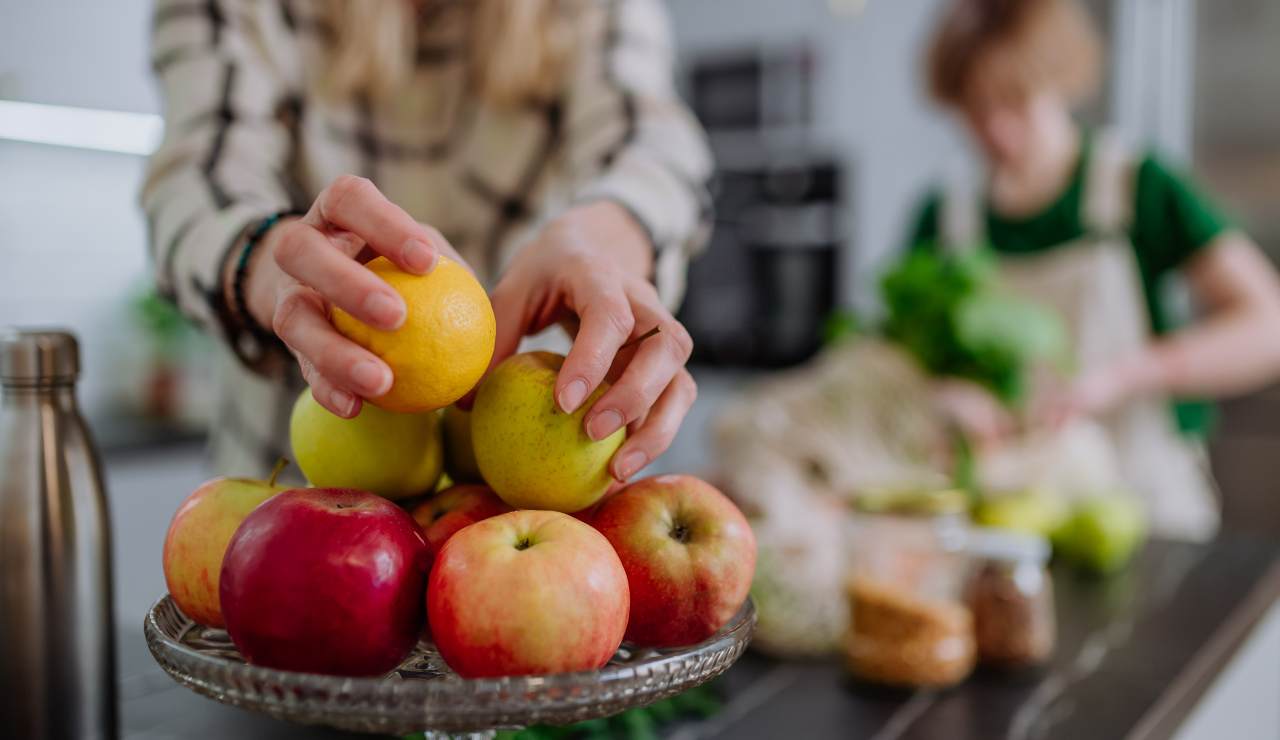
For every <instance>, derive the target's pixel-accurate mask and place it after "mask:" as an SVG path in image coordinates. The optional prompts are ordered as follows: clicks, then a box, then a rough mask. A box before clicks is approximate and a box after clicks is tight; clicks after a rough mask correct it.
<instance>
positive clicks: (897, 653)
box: [844, 491, 976, 688]
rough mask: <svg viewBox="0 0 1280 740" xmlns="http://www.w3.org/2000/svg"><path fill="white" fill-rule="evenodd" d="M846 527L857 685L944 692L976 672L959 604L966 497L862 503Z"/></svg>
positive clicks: (848, 645)
mask: <svg viewBox="0 0 1280 740" xmlns="http://www.w3.org/2000/svg"><path fill="white" fill-rule="evenodd" d="M859 504H860V505H859V506H858V507H857V510H856V511H855V513H854V515H853V517H852V523H851V526H850V543H849V566H848V576H847V580H846V592H847V595H848V599H849V610H850V626H849V630H848V633H847V634H846V638H845V642H844V652H845V659H846V664H847V666H848V669H849V671H850V672H851V673H852V674H853V675H854V676H855V677H857V678H859V679H861V680H865V681H870V682H873V683H880V684H887V685H892V686H900V687H904V688H925V687H942V686H950V685H952V684H955V683H958V682H960V681H963V680H964V679H965V677H967V676H968V675H969V673H970V672H971V671H972V670H973V666H974V659H975V652H976V649H975V645H974V633H973V615H972V613H971V612H970V610H969V607H968V605H967V604H966V603H965V600H964V590H965V585H966V580H967V572H968V568H967V557H966V556H965V554H964V552H963V541H964V531H965V528H966V527H965V521H964V511H965V506H966V500H965V497H964V494H963V493H961V492H957V491H943V492H935V493H930V494H922V495H918V496H912V497H906V498H904V497H895V498H894V500H893V501H892V503H891V505H884V500H883V499H882V498H881V497H873V498H869V499H866V500H862V501H860V502H859Z"/></svg>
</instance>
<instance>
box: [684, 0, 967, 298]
mask: <svg viewBox="0 0 1280 740" xmlns="http://www.w3.org/2000/svg"><path fill="white" fill-rule="evenodd" d="M858 4H859V3H858V2H855V1H853V0H844V1H843V2H838V1H833V0H786V1H785V2H780V1H779V0H671V2H669V3H668V5H669V7H670V10H671V15H672V19H673V21H674V26H675V31H676V38H677V42H678V44H679V45H680V53H681V55H682V58H683V60H685V61H688V60H690V59H692V58H693V57H694V56H695V55H696V54H699V53H704V52H714V51H717V50H727V49H733V48H736V47H742V46H751V45H765V46H775V45H783V44H789V43H793V42H800V41H804V40H806V39H807V40H811V41H812V43H813V45H814V47H815V50H816V57H817V59H816V75H817V78H816V80H815V89H814V106H815V109H814V122H815V125H816V128H817V131H818V135H819V136H820V138H821V140H822V142H823V143H824V144H826V145H827V146H829V147H830V148H831V149H832V150H833V151H836V152H840V153H843V155H844V157H845V159H846V161H847V162H848V163H849V165H850V167H851V174H852V176H853V183H852V188H851V189H850V193H849V196H850V201H849V203H848V206H849V207H850V210H849V213H850V216H851V223H850V224H849V227H850V228H849V231H850V239H851V243H852V246H853V249H854V253H853V255H852V259H851V260H848V261H847V264H846V265H845V271H844V275H843V276H842V277H843V278H844V285H843V287H842V292H843V296H844V298H845V300H846V301H853V302H854V303H855V304H857V305H858V306H859V307H866V306H868V305H870V304H871V303H873V302H874V290H873V289H872V288H873V287H874V280H875V277H876V273H877V272H878V268H879V265H880V264H881V262H882V260H883V259H884V258H885V256H886V255H888V254H890V253H892V252H893V251H894V250H896V249H898V248H900V246H901V245H902V242H903V240H904V238H905V232H906V229H907V227H908V222H909V220H910V219H911V218H912V217H913V216H914V210H915V207H916V202H917V199H918V198H919V197H920V196H921V195H922V194H923V192H924V191H925V190H926V189H927V187H928V186H929V184H930V183H931V182H934V181H935V180H937V179H939V178H940V177H943V176H944V174H946V173H954V172H962V171H963V170H964V169H965V168H966V167H967V164H968V158H967V156H966V155H965V154H964V147H963V139H962V138H961V135H960V133H959V131H958V129H956V128H955V127H954V126H953V125H952V124H951V123H950V122H949V121H948V120H947V119H946V118H945V117H944V116H943V115H942V114H941V113H940V112H939V111H937V110H936V109H934V108H932V107H931V106H930V104H929V103H928V101H927V100H926V99H925V96H924V94H923V92H922V91H923V87H922V84H921V64H920V54H921V50H922V48H923V46H924V44H925V43H926V42H927V38H928V34H929V32H930V30H931V29H932V26H933V23H934V20H935V18H936V13H937V11H938V9H939V8H941V7H942V5H943V3H942V0H866V4H865V10H864V12H862V13H861V14H860V15H841V14H837V13H833V12H832V7H833V6H851V7H852V6H857V5H858Z"/></svg>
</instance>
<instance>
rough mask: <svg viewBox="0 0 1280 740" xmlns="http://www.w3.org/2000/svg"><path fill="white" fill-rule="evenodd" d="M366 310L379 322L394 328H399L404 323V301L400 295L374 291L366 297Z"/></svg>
mask: <svg viewBox="0 0 1280 740" xmlns="http://www.w3.org/2000/svg"><path fill="white" fill-rule="evenodd" d="M364 310H365V311H366V312H367V313H368V314H369V316H371V317H372V318H373V319H374V320H375V321H376V322H377V323H379V324H382V325H383V326H387V327H390V328H392V329H398V328H400V325H401V324H403V323H404V315H405V308H404V302H403V301H401V300H400V297H399V296H395V297H393V296H390V295H387V294H386V293H372V294H370V295H369V297H368V298H365V299H364Z"/></svg>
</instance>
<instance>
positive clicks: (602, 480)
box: [471, 352, 626, 512]
mask: <svg viewBox="0 0 1280 740" xmlns="http://www.w3.org/2000/svg"><path fill="white" fill-rule="evenodd" d="M563 363H564V357H563V356H562V355H557V354H554V353H551V352H527V353H525V354H519V355H513V356H511V357H509V358H507V359H506V360H504V361H503V362H502V364H500V365H498V366H497V367H496V368H494V369H493V372H491V373H490V374H489V376H488V377H487V378H485V379H484V381H483V382H482V383H481V384H480V390H479V392H478V393H477V394H476V402H475V405H474V406H473V407H472V409H471V443H472V446H473V447H474V449H475V455H476V463H478V464H479V466H480V473H481V474H482V475H483V476H484V480H485V482H486V483H488V484H489V487H490V488H492V489H493V490H494V491H495V492H496V493H497V494H498V495H499V496H500V497H502V500H503V501H506V502H507V503H508V504H510V505H511V506H513V507H515V508H517V509H549V510H552V511H563V512H575V511H581V510H582V509H585V508H587V507H588V506H591V505H592V504H594V503H595V502H596V501H598V500H599V499H600V497H601V496H603V495H604V494H605V491H606V490H608V488H609V485H610V484H611V483H612V482H613V479H612V478H611V477H610V476H609V459H610V458H612V457H613V453H614V452H616V451H617V450H618V447H620V446H621V445H622V441H623V439H625V438H626V431H625V430H624V429H619V430H618V431H616V432H614V433H613V434H611V435H609V436H608V437H606V438H604V439H602V440H600V441H598V442H594V441H592V440H591V438H590V437H588V436H587V433H586V430H584V429H583V427H582V418H583V417H584V416H585V415H586V413H587V411H588V410H590V408H591V406H592V404H594V403H595V402H596V399H598V398H599V397H600V396H601V395H603V394H604V392H605V390H607V389H608V387H609V384H608V383H602V384H601V385H600V387H599V388H597V389H596V390H595V392H594V393H592V394H591V396H590V397H588V398H587V400H586V402H584V403H583V404H582V406H581V407H579V408H578V410H577V411H575V412H574V413H572V414H566V413H564V412H563V411H561V410H560V407H559V406H558V405H556V401H555V384H556V375H557V373H559V371H560V366H561V365H562V364H563Z"/></svg>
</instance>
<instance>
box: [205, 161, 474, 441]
mask: <svg viewBox="0 0 1280 740" xmlns="http://www.w3.org/2000/svg"><path fill="white" fill-rule="evenodd" d="M442 253H443V254H446V255H448V256H449V257H451V258H453V259H457V260H458V261H459V262H461V261H462V260H461V259H459V258H458V256H457V253H456V252H454V251H453V248H452V247H450V246H449V244H448V242H446V241H445V239H444V238H443V237H442V236H441V235H440V233H439V232H438V231H436V230H435V229H433V228H431V227H429V226H424V225H423V224H420V223H418V222H417V221H415V220H414V219H413V217H411V216H410V215H409V214H407V213H405V212H404V211H403V210H402V209H401V208H399V207H398V206H396V205H395V204H394V203H392V202H391V201H389V200H387V199H386V197H384V196H383V195H382V193H380V192H379V191H378V189H377V188H376V187H375V186H374V185H373V183H371V182H370V181H368V180H366V179H364V178H360V177H354V176H351V175H344V176H342V177H339V178H337V179H335V180H334V181H333V182H332V183H330V185H329V186H328V187H327V188H325V189H324V191H323V192H321V193H320V195H319V196H318V197H317V198H316V201H315V203H314V204H313V205H312V206H311V210H310V211H308V212H307V214H306V215H305V216H303V217H302V218H300V219H291V220H286V221H282V222H281V223H280V224H278V225H276V226H275V227H273V228H272V229H271V231H269V232H268V233H267V234H266V235H265V236H264V237H263V242H262V243H261V244H260V245H259V246H258V248H257V249H256V250H254V253H253V256H252V260H251V262H250V265H249V272H248V274H247V276H246V283H245V286H244V287H245V291H246V292H245V299H246V303H247V305H248V307H249V311H250V313H252V314H253V318H254V319H255V320H256V321H258V322H259V323H260V324H261V325H262V326H265V327H271V329H272V330H273V331H274V332H275V333H276V335H277V336H279V337H280V339H281V340H282V341H284V343H285V344H286V345H287V346H288V347H289V349H290V350H291V351H292V352H293V354H294V356H296V357H297V359H298V365H299V366H300V367H301V368H302V375H303V377H304V378H305V379H306V381H307V383H308V384H310V385H311V390H312V393H313V394H314V395H315V398H316V401H318V402H319V403H320V405H322V406H324V407H325V408H327V409H329V410H330V411H332V412H333V413H335V414H337V415H339V416H342V417H347V418H350V417H352V416H355V415H356V414H357V413H359V412H360V404H361V398H362V397H364V398H372V397H376V396H380V395H382V394H383V393H386V392H387V390H388V389H390V388H391V383H392V376H391V369H390V368H389V367H387V364H386V363H385V362H383V361H382V360H381V359H380V358H378V357H377V356H375V355H374V354H373V353H371V352H369V351H368V350H366V349H364V348H363V347H361V346H359V345H357V344H356V343H354V342H352V341H351V340H349V339H347V338H346V337H344V336H342V335H341V334H339V333H338V332H337V330H336V329H334V328H333V324H331V323H330V321H329V312H330V309H331V307H333V306H337V307H339V308H341V309H342V310H344V311H346V312H347V313H350V314H351V315H352V316H354V317H356V318H357V319H359V320H360V321H363V322H364V323H366V324H368V325H370V326H373V327H376V328H379V329H384V330H391V329H395V328H397V327H399V326H400V325H401V324H402V323H404V319H405V314H406V310H407V309H406V307H405V304H404V300H403V299H401V298H400V295H399V294H398V293H396V292H395V291H394V290H392V289H391V287H390V286H388V285H387V284H386V283H385V282H384V281H383V280H381V279H380V278H378V277H377V276H376V275H374V274H373V273H372V272H370V271H368V270H366V269H365V268H364V267H363V266H362V263H363V262H366V261H368V260H369V259H372V258H373V257H375V256H377V255H382V256H385V257H387V258H388V259H390V260H391V261H392V262H394V263H395V264H396V266H397V267H399V268H400V269H401V270H404V271H406V272H412V273H416V274H425V273H428V272H430V271H431V270H432V269H433V268H434V267H435V264H436V259H437V257H438V256H439V255H440V254H442ZM229 272H230V270H229ZM230 281H231V276H230V275H228V276H227V281H226V284H227V285H228V286H230Z"/></svg>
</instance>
